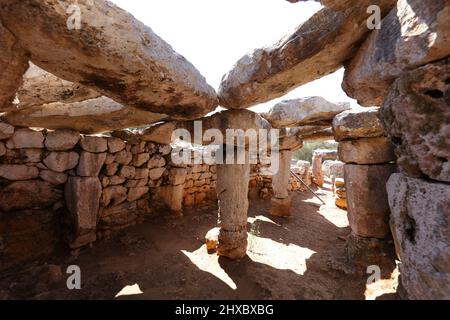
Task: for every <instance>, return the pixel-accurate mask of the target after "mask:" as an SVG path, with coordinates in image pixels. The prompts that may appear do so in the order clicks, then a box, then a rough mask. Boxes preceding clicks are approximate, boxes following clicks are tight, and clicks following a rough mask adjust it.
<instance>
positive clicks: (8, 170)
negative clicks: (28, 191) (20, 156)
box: [0, 164, 39, 181]
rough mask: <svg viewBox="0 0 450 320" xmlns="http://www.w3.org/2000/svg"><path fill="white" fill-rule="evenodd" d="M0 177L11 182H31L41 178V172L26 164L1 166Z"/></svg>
mask: <svg viewBox="0 0 450 320" xmlns="http://www.w3.org/2000/svg"><path fill="white" fill-rule="evenodd" d="M0 177H1V178H5V179H7V180H11V181H17V180H30V179H35V178H37V177H39V170H38V168H36V167H30V166H26V165H24V164H0Z"/></svg>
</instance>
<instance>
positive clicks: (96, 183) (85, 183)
mask: <svg viewBox="0 0 450 320" xmlns="http://www.w3.org/2000/svg"><path fill="white" fill-rule="evenodd" d="M101 196H102V185H101V183H100V180H99V179H98V178H94V177H89V178H84V177H69V180H68V181H67V183H66V186H65V199H66V205H67V209H68V210H69V212H70V213H71V216H72V219H73V222H74V237H73V240H75V242H76V246H83V245H85V244H87V243H89V242H92V241H95V237H86V238H85V239H84V240H85V241H80V239H76V238H78V237H79V236H82V235H85V234H89V233H92V231H94V230H95V228H96V225H97V217H98V211H99V203H100V197H101ZM76 240H77V241H76ZM71 246H72V247H74V246H75V245H74V243H72V244H71Z"/></svg>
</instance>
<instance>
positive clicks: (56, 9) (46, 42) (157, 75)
mask: <svg viewBox="0 0 450 320" xmlns="http://www.w3.org/2000/svg"><path fill="white" fill-rule="evenodd" d="M68 5H69V4H67V3H66V2H62V1H58V0H47V1H42V0H30V1H21V0H7V1H2V3H1V5H0V16H1V19H2V21H3V23H4V24H5V27H7V28H8V30H10V31H11V32H12V33H13V34H14V35H15V36H16V37H17V38H18V39H19V40H20V45H21V46H23V47H24V49H25V50H27V51H28V52H29V53H30V60H32V61H33V63H35V64H36V65H38V66H39V67H41V68H43V69H45V70H47V71H48V72H50V73H52V74H54V75H55V76H57V77H59V78H62V79H65V80H68V81H72V82H76V83H80V84H82V85H84V86H86V87H89V88H92V89H94V90H96V91H98V92H100V93H102V94H103V95H105V96H108V97H110V98H112V99H114V100H116V101H118V102H121V103H123V104H125V105H127V106H130V107H137V108H141V109H144V110H148V111H151V112H154V113H159V114H167V115H169V116H171V117H172V118H173V119H176V120H191V119H196V118H199V117H201V116H203V115H205V114H207V113H208V112H210V111H212V110H214V109H215V107H216V106H217V95H216V93H215V91H214V89H213V88H212V87H211V86H209V85H208V84H207V83H206V81H205V79H204V77H203V76H202V75H201V74H200V73H199V72H198V71H197V70H196V69H195V67H194V66H193V65H192V64H191V63H189V62H188V61H187V60H186V59H185V58H184V57H183V56H181V55H179V54H177V53H176V52H174V50H173V49H172V47H171V46H170V45H169V44H167V43H166V42H165V41H164V40H162V39H161V38H160V37H158V36H157V35H156V34H155V33H154V32H153V31H152V30H151V29H150V28H149V27H147V26H145V25H144V24H143V23H141V22H139V21H138V20H137V19H135V18H134V17H133V16H132V15H131V14H129V13H128V12H126V11H124V10H122V9H120V8H119V7H117V6H115V5H114V4H112V3H110V2H106V1H102V0H92V1H79V2H78V3H77V6H78V8H79V10H80V17H81V21H80V25H79V28H78V26H77V25H76V23H75V25H74V26H71V25H70V23H69V24H68V22H67V21H68V17H69V16H68V14H67V9H68ZM31 17H32V18H31ZM31 19H32V20H33V28H30V24H29V21H30V20H31ZM124 44H126V45H124ZM50 48H51V49H50Z"/></svg>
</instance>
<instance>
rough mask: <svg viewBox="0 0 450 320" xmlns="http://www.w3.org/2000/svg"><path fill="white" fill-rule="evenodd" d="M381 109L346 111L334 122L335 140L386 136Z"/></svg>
mask: <svg viewBox="0 0 450 320" xmlns="http://www.w3.org/2000/svg"><path fill="white" fill-rule="evenodd" d="M379 112H380V108H377V107H373V108H364V109H362V108H359V109H353V110H348V111H344V112H342V113H340V114H338V115H337V116H336V117H335V118H334V120H333V132H334V140H336V141H343V140H353V139H360V138H375V137H381V136H383V135H384V128H383V125H382V123H381V121H380V118H379Z"/></svg>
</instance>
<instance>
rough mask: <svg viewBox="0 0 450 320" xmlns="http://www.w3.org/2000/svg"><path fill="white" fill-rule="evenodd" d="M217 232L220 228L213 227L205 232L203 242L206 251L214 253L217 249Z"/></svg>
mask: <svg viewBox="0 0 450 320" xmlns="http://www.w3.org/2000/svg"><path fill="white" fill-rule="evenodd" d="M219 233H220V228H213V229H211V230H209V231H208V233H207V234H206V236H205V243H206V250H208V253H214V252H216V251H217V246H218V245H219Z"/></svg>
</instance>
